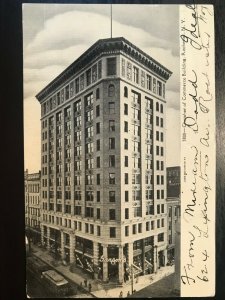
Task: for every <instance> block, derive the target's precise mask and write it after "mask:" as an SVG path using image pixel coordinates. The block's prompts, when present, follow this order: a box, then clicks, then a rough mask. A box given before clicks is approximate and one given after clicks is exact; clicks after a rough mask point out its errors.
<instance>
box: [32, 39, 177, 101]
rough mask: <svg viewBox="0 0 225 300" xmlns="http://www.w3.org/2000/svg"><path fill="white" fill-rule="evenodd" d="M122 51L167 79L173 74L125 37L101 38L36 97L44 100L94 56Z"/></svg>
mask: <svg viewBox="0 0 225 300" xmlns="http://www.w3.org/2000/svg"><path fill="white" fill-rule="evenodd" d="M120 51H122V52H124V53H126V54H127V55H129V56H131V57H132V58H134V59H135V60H137V61H139V62H140V63H141V64H143V65H145V66H146V67H147V68H148V69H150V70H151V71H153V72H155V73H156V74H158V75H159V76H160V77H162V78H164V79H165V80H167V79H168V78H169V77H170V76H171V74H172V72H171V71H170V70H168V69H167V68H166V67H164V66H163V65H161V64H160V63H159V62H157V61H156V60H154V59H153V58H152V57H151V56H149V55H148V54H146V53H145V52H144V51H142V50H141V49H139V48H138V47H136V46H135V45H134V44H132V43H131V42H129V41H128V40H126V39H125V38H123V37H116V38H108V39H100V40H98V41H97V42H96V43H94V44H93V45H92V46H91V47H90V48H88V49H87V50H86V51H85V52H84V53H83V54H82V55H81V56H80V57H79V58H78V59H76V60H75V61H74V62H73V63H72V64H71V65H69V66H68V67H67V68H66V69H65V70H64V71H63V72H62V73H60V74H59V75H58V76H57V77H56V78H55V79H54V80H52V81H51V82H50V83H49V84H48V85H47V86H46V87H45V88H44V89H42V90H41V91H40V92H39V93H38V94H37V95H36V98H37V99H38V100H39V101H41V100H43V99H44V98H45V97H46V96H47V95H48V94H50V93H51V92H52V91H53V90H54V89H55V88H57V87H58V86H59V85H60V84H62V83H63V82H64V81H65V80H67V79H69V78H71V76H73V75H74V74H75V73H76V72H77V71H79V70H80V69H82V68H83V67H84V66H85V65H87V64H88V63H90V62H91V61H92V60H93V59H94V58H96V57H98V56H99V54H101V53H104V54H105V53H107V52H110V53H112V52H120Z"/></svg>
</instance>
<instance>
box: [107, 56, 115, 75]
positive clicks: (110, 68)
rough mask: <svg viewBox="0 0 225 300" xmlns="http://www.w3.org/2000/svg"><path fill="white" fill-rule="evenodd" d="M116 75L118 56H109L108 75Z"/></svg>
mask: <svg viewBox="0 0 225 300" xmlns="http://www.w3.org/2000/svg"><path fill="white" fill-rule="evenodd" d="M111 75H116V57H110V58H107V76H111Z"/></svg>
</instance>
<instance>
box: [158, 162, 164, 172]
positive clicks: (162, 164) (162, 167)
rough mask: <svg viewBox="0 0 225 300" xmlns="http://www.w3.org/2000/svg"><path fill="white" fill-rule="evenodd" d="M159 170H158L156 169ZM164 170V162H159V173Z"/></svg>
mask: <svg viewBox="0 0 225 300" xmlns="http://www.w3.org/2000/svg"><path fill="white" fill-rule="evenodd" d="M158 170H159V169H158ZM163 170H164V162H163V161H161V171H163Z"/></svg>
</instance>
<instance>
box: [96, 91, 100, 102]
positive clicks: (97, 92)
mask: <svg viewBox="0 0 225 300" xmlns="http://www.w3.org/2000/svg"><path fill="white" fill-rule="evenodd" d="M99 98H100V93H99V88H97V89H96V100H98V99H99Z"/></svg>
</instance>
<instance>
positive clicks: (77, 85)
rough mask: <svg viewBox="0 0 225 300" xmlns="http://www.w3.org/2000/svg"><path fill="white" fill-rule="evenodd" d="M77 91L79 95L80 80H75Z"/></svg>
mask: <svg viewBox="0 0 225 300" xmlns="http://www.w3.org/2000/svg"><path fill="white" fill-rule="evenodd" d="M75 91H76V93H79V78H77V79H76V80H75Z"/></svg>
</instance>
